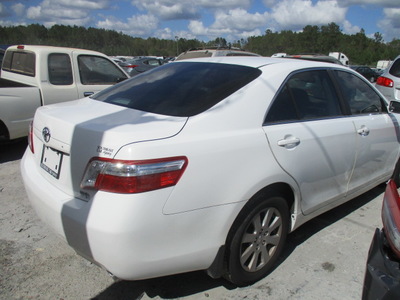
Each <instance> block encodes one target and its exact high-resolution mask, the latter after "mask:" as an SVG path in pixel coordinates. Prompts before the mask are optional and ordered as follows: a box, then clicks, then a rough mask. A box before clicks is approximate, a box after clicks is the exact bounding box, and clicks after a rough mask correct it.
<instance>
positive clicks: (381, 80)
mask: <svg viewBox="0 0 400 300" xmlns="http://www.w3.org/2000/svg"><path fill="white" fill-rule="evenodd" d="M376 84H377V85H381V86H385V87H393V86H394V82H393V80H392V79H390V78H387V77H384V76H380V77H378V79H377V80H376Z"/></svg>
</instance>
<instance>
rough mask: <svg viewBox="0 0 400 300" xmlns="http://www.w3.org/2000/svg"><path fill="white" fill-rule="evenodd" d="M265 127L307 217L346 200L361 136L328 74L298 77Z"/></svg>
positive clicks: (272, 110)
mask: <svg viewBox="0 0 400 300" xmlns="http://www.w3.org/2000/svg"><path fill="white" fill-rule="evenodd" d="M263 128H264V131H265V133H266V136H267V138H268V141H269V144H270V147H271V149H272V151H273V153H274V156H275V158H276V160H277V161H278V163H279V164H280V165H281V167H282V168H283V169H284V170H285V171H286V172H287V173H288V174H289V175H290V176H292V177H293V178H294V180H296V182H297V184H298V186H299V188H300V192H301V197H302V199H301V208H302V210H303V213H305V214H309V213H311V212H313V211H315V210H316V209H318V208H320V207H322V206H325V205H327V204H329V203H330V202H332V201H334V200H336V199H337V198H339V197H344V196H345V194H346V192H347V187H348V183H349V181H350V178H351V174H352V171H353V167H354V163H355V160H356V151H357V145H356V138H357V137H356V133H355V129H354V125H353V122H352V121H351V120H350V119H349V118H345V117H344V116H343V114H342V108H341V106H340V104H339V98H338V95H337V94H336V91H335V89H334V86H333V83H332V80H331V78H330V76H329V74H328V72H327V71H326V70H309V71H302V72H298V73H296V74H293V75H292V76H291V77H290V78H289V79H288V80H287V82H286V83H285V85H284V86H283V87H282V89H281V91H280V92H279V93H278V95H277V97H276V99H275V100H274V102H273V104H272V106H271V107H270V109H269V111H268V114H267V117H266V122H265V125H264V127H263Z"/></svg>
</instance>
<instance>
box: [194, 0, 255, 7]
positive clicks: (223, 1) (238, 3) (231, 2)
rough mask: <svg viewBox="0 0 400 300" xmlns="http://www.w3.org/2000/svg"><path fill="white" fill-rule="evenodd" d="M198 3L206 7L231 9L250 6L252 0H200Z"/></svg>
mask: <svg viewBox="0 0 400 300" xmlns="http://www.w3.org/2000/svg"><path fill="white" fill-rule="evenodd" d="M196 3H197V5H198V6H199V7H204V8H212V9H216V8H217V9H220V8H224V9H230V8H248V7H250V4H251V0H219V1H216V0H198V1H197V2H196Z"/></svg>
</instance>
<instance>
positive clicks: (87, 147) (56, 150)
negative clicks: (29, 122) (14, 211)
mask: <svg viewBox="0 0 400 300" xmlns="http://www.w3.org/2000/svg"><path fill="white" fill-rule="evenodd" d="M78 112H79V113H78ZM186 120H187V118H186V117H170V116H163V115H157V114H152V113H148V112H143V111H138V110H133V109H129V108H124V107H121V106H117V105H112V104H108V103H104V102H99V101H95V100H91V99H82V100H76V101H71V102H66V103H61V104H56V105H49V106H44V107H41V108H39V109H38V110H37V112H36V115H35V119H34V124H33V126H34V128H33V130H34V149H35V156H36V161H37V165H38V167H39V168H41V173H42V174H43V176H44V177H45V178H46V179H47V180H49V181H51V182H52V184H54V185H55V186H57V187H58V188H59V189H61V190H62V191H64V192H65V193H67V194H68V195H75V196H79V195H81V192H80V188H79V185H80V181H81V179H82V176H83V174H84V171H85V168H86V165H87V163H88V162H89V160H90V159H91V158H93V157H106V158H113V157H114V156H115V155H116V153H117V152H118V150H119V149H120V148H121V147H123V146H124V145H126V144H132V143H138V142H142V141H150V140H155V139H164V138H169V137H172V136H174V135H176V134H178V133H179V132H180V130H182V128H183V127H184V125H185V123H186ZM81 196H82V195H81Z"/></svg>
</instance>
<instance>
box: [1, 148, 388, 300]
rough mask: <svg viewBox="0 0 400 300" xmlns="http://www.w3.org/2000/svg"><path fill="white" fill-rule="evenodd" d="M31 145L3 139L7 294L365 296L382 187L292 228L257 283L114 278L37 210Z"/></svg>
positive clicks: (192, 276) (199, 277)
mask: <svg viewBox="0 0 400 300" xmlns="http://www.w3.org/2000/svg"><path fill="white" fill-rule="evenodd" d="M25 148H26V143H25V142H24V141H23V142H18V143H13V144H8V145H0V299H7V300H8V299H10V300H11V299H56V300H60V299H64V300H67V299H74V300H76V299H176V298H179V299H185V300H193V299H219V300H222V299H272V300H275V299H318V300H320V299H325V300H329V299H332V300H333V299H335V300H336V299H342V300H345V299H360V298H361V291H362V284H363V278H364V270H365V261H366V257H367V253H368V249H369V244H370V242H371V239H372V236H373V233H374V230H375V228H376V227H380V226H381V220H380V209H381V203H382V192H383V187H379V188H376V189H374V190H372V191H370V192H368V193H366V194H364V195H362V196H361V197H359V198H357V199H355V200H353V201H351V202H349V203H347V204H345V205H342V206H341V207H339V208H337V209H334V210H333V211H331V212H329V213H326V214H324V215H322V216H320V217H318V218H316V219H314V220H312V221H310V222H309V223H307V224H305V225H303V226H302V227H301V228H299V229H298V230H297V231H295V232H294V233H292V234H291V235H290V236H289V242H288V245H287V248H286V250H285V252H284V255H283V258H282V261H281V262H280V264H279V265H278V266H277V267H276V269H275V270H274V271H273V272H272V273H271V274H270V275H269V276H268V277H266V278H265V279H263V280H262V281H260V282H257V283H255V284H254V285H252V286H249V287H246V288H235V287H233V286H231V285H229V284H228V283H227V282H225V281H223V280H212V279H211V278H209V277H207V275H205V273H204V272H193V273H187V274H181V275H176V276H169V277H162V278H157V279H151V280H145V281H138V282H126V281H114V280H113V279H112V278H110V277H109V276H108V275H107V273H106V272H105V271H104V270H102V269H100V268H99V267H97V266H95V265H93V264H91V263H89V262H87V261H85V260H84V259H83V258H81V257H79V256H77V255H76V254H75V253H74V252H73V251H72V250H71V249H70V248H69V247H68V246H67V245H66V244H65V243H64V241H62V240H61V239H60V238H59V237H58V236H56V235H55V234H54V233H53V232H51V231H50V230H49V229H48V228H47V227H46V225H44V224H43V223H42V222H41V221H40V220H39V219H38V218H37V217H36V215H35V213H34V211H33V210H32V208H31V207H30V205H29V202H28V200H27V197H26V194H25V190H24V188H23V185H22V181H21V176H20V171H19V163H20V159H21V157H22V155H23V152H24V150H25ZM155 246H156V245H155ZM132 255H134V254H132Z"/></svg>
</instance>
